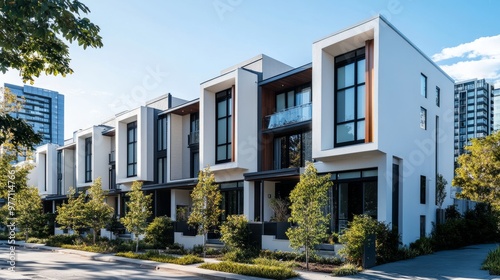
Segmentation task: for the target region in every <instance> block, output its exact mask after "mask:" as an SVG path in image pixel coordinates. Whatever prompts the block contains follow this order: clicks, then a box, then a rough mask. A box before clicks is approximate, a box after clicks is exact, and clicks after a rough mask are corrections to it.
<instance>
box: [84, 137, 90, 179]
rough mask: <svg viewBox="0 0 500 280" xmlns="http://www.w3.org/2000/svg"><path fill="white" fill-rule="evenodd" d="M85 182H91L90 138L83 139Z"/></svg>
mask: <svg viewBox="0 0 500 280" xmlns="http://www.w3.org/2000/svg"><path fill="white" fill-rule="evenodd" d="M85 182H86V183H88V182H92V137H89V138H85Z"/></svg>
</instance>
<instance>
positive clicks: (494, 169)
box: [452, 131, 500, 209]
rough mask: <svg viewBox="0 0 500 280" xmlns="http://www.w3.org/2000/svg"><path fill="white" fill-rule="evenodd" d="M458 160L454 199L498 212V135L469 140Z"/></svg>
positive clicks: (453, 182) (499, 181)
mask: <svg viewBox="0 0 500 280" xmlns="http://www.w3.org/2000/svg"><path fill="white" fill-rule="evenodd" d="M471 141H472V144H471V145H470V146H467V147H465V150H466V153H464V154H462V155H461V156H460V157H459V158H458V164H459V167H458V168H457V169H456V170H455V178H454V179H453V181H452V184H453V186H456V187H459V188H460V189H461V191H460V192H459V193H458V194H457V197H458V198H462V199H470V200H473V201H479V202H485V203H489V204H491V205H492V206H494V207H495V208H497V209H498V208H500V176H499V174H500V132H498V131H497V132H495V133H493V134H491V135H489V136H486V137H484V138H477V139H472V140H471Z"/></svg>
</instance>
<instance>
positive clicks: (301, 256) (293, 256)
mask: <svg viewBox="0 0 500 280" xmlns="http://www.w3.org/2000/svg"><path fill="white" fill-rule="evenodd" d="M259 257H261V258H266V259H273V260H279V261H297V262H305V261H306V255H305V253H298V252H285V251H270V250H262V251H260V253H259ZM309 262H311V263H320V264H334V265H339V264H341V263H342V260H341V259H340V258H338V257H331V258H325V257H321V256H318V255H317V254H314V255H311V256H309Z"/></svg>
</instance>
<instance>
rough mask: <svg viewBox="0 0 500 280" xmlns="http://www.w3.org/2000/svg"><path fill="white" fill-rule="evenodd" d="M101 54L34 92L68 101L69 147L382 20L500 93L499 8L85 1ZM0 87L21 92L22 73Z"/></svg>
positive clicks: (87, 53)
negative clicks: (154, 104) (217, 81)
mask: <svg viewBox="0 0 500 280" xmlns="http://www.w3.org/2000/svg"><path fill="white" fill-rule="evenodd" d="M82 2H84V3H85V4H86V5H87V6H88V7H89V8H90V10H91V14H90V15H89V17H90V19H91V20H92V21H93V22H94V23H96V24H98V25H99V26H100V27H101V35H102V37H103V43H104V47H103V48H101V49H87V50H83V49H80V48H79V47H77V46H72V47H71V58H72V62H71V67H72V68H73V70H74V71H75V73H74V74H72V75H68V76H67V77H61V76H57V77H52V76H51V77H47V76H43V77H42V76H41V77H40V78H38V79H36V80H35V84H34V86H36V87H42V88H47V89H51V90H56V91H59V92H60V93H62V94H64V95H65V102H66V107H65V109H66V111H65V138H69V137H71V136H72V133H73V131H75V130H77V129H79V128H86V127H89V126H91V125H93V124H98V123H100V122H102V121H104V120H106V119H109V118H111V117H113V116H114V114H116V113H119V112H121V111H124V110H128V109H132V108H135V107H138V106H140V105H144V103H145V102H146V101H147V100H150V99H153V98H155V97H157V96H159V95H161V94H164V93H169V92H170V93H172V94H173V95H174V96H176V97H179V98H183V99H188V100H190V99H194V98H197V97H199V94H200V87H199V85H200V83H202V82H203V81H206V80H208V79H210V78H212V77H214V76H217V75H219V73H220V71H221V70H222V69H225V68H227V67H230V66H232V65H234V64H237V63H239V62H241V61H244V60H246V59H249V58H251V57H254V56H256V55H258V54H261V53H263V54H266V55H268V56H270V57H273V58H275V59H277V60H280V61H282V62H284V63H286V64H288V65H291V66H293V67H298V66H301V65H304V64H306V63H309V62H311V53H312V43H313V42H314V41H316V40H318V39H321V38H323V37H325V36H327V35H329V34H331V33H334V32H337V31H339V30H341V29H344V28H347V27H349V26H351V25H353V24H356V23H359V22H361V21H364V20H366V19H369V18H371V17H373V16H375V15H377V14H382V15H383V16H385V17H386V18H387V19H388V20H389V21H390V22H391V23H392V24H393V25H394V26H395V27H396V28H398V29H399V30H400V31H401V32H402V33H403V34H405V36H406V37H408V38H409V39H410V40H411V41H412V42H413V43H414V44H415V45H416V46H418V47H419V48H420V49H421V50H422V51H423V52H424V53H426V54H427V55H428V56H429V57H431V58H433V59H434V60H435V61H436V62H437V63H438V64H439V65H441V66H442V67H443V69H445V71H447V72H448V73H449V74H450V75H451V76H452V77H454V78H455V79H457V80H463V79H469V78H476V77H477V78H483V77H484V78H487V79H489V80H490V81H491V82H493V83H496V84H498V85H500V83H499V82H496V81H497V80H499V81H500V19H499V17H498V12H499V11H500V1H495V0H485V1H472V0H470V1H465V0H447V1H436V0H432V1H431V0H380V1H379V0H343V1H305V0H304V1H298V0H288V1H285V0H273V1H269V0H268V1H264V0H178V1H174V0H150V1H137V0H135V1H131V0H122V1H117V0H106V1H98V0H82ZM0 77H1V79H0V82H1V83H2V84H3V83H4V82H7V83H13V84H21V83H22V81H21V79H20V78H19V76H18V72H17V71H13V70H12V71H9V72H8V73H7V74H5V75H1V74H0Z"/></svg>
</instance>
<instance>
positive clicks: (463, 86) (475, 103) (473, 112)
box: [455, 79, 493, 161]
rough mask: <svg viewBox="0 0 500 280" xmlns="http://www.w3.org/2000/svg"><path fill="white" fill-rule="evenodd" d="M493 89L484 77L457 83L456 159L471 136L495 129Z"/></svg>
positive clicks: (485, 134)
mask: <svg viewBox="0 0 500 280" xmlns="http://www.w3.org/2000/svg"><path fill="white" fill-rule="evenodd" d="M492 91H493V86H490V84H488V83H487V82H486V81H485V80H484V79H472V80H467V81H463V82H458V83H455V161H456V160H457V158H458V156H459V155H461V154H463V153H464V147H465V146H467V145H468V144H469V140H470V139H471V138H477V137H484V136H487V135H489V134H490V133H491V132H492V131H493V95H492Z"/></svg>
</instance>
